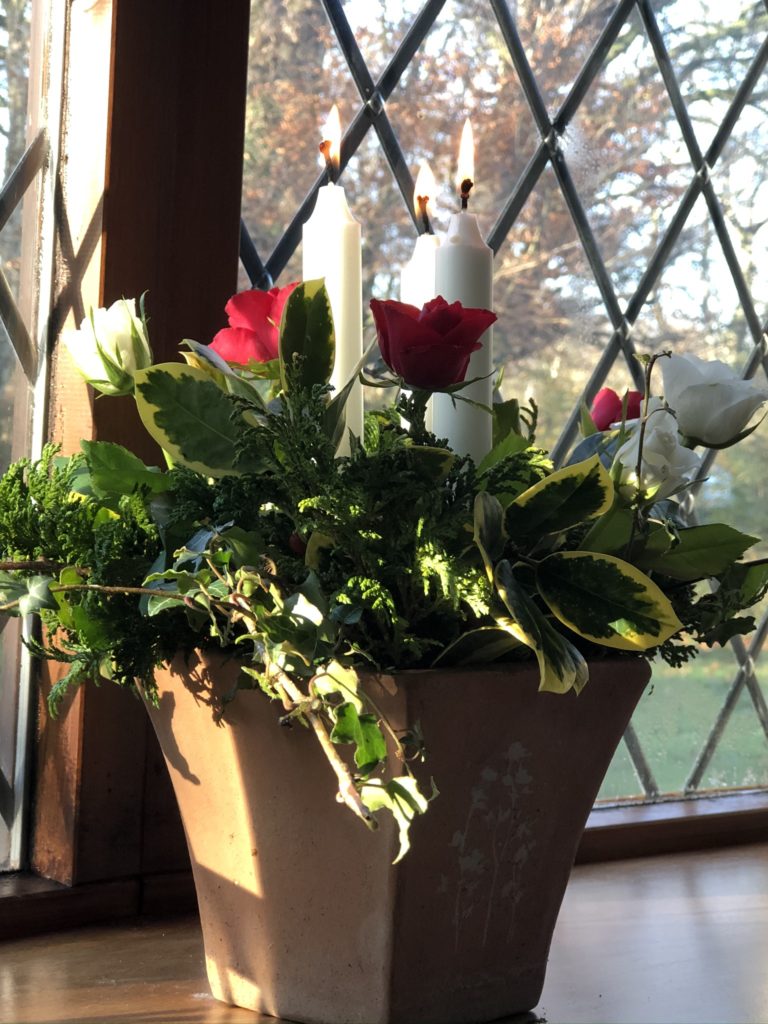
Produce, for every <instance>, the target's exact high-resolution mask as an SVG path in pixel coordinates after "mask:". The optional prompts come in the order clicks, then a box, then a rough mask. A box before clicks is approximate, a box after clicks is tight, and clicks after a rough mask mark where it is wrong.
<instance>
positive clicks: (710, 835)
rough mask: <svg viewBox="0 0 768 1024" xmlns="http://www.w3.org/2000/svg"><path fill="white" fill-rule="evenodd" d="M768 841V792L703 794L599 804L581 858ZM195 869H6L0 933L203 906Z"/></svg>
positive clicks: (0, 886) (15, 934) (0, 892)
mask: <svg viewBox="0 0 768 1024" xmlns="http://www.w3.org/2000/svg"><path fill="white" fill-rule="evenodd" d="M766 841H768V791H766V790H755V791H744V790H740V791H738V792H731V793H725V794H720V795H714V794H703V795H701V796H699V797H695V798H691V799H687V800H680V799H669V800H661V801H658V802H657V803H654V804H641V803H633V804H622V805H613V806H602V807H597V808H595V810H594V811H593V812H592V814H591V815H590V818H589V822H588V824H587V828H586V831H585V833H584V836H583V837H582V841H581V845H580V847H579V851H578V854H577V856H576V862H577V863H582V864H584V863H590V862H596V861H611V860H623V859H626V858H630V857H646V856H653V855H655V854H660V853H680V852H683V851H691V850H697V849H706V848H712V847H717V846H733V845H737V844H745V843H755V842H766ZM196 905H197V904H196V900H195V892H194V885H193V883H192V875H191V872H190V871H175V872H172V873H163V874H152V875H145V876H144V877H141V878H139V877H132V878H126V879H118V880H116V881H104V882H91V883H88V884H85V885H76V886H72V887H67V886H64V885H59V884H58V883H56V882H51V881H48V880H46V879H43V878H39V877H37V876H36V875H33V874H25V873H20V874H15V875H6V876H0V908H2V909H1V912H0V940H3V939H9V938H20V937H21V936H23V935H35V934H40V933H41V932H46V931H48V932H53V931H60V930H63V929H66V928H73V927H76V926H78V925H83V924H96V923H100V922H105V921H113V920H121V919H125V918H130V917H136V916H138V915H145V916H149V917H157V916H161V915H168V914H177V913H187V912H190V911H194V910H195V909H196Z"/></svg>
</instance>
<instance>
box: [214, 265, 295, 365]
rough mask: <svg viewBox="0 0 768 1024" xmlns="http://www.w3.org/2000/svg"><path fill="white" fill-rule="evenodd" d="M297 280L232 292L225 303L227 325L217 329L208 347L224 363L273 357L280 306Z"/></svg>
mask: <svg viewBox="0 0 768 1024" xmlns="http://www.w3.org/2000/svg"><path fill="white" fill-rule="evenodd" d="M297 284H298V281H293V282H292V283H291V284H289V285H286V287H285V288H270V290H269V291H268V292H263V291H261V290H260V289H258V288H251V289H249V290H248V291H245V292H238V293H237V295H233V296H232V298H231V299H230V300H229V302H228V303H227V305H226V306H225V312H226V314H227V317H228V318H229V327H225V328H223V330H221V331H219V333H218V334H217V335H216V337H215V338H214V339H213V341H212V342H211V344H210V346H209V347H210V348H212V349H213V351H214V352H216V353H218V355H220V356H221V358H222V359H226V361H227V362H228V363H239V364H241V365H245V364H246V363H249V362H252V361H253V362H256V363H266V362H267V361H268V360H270V359H277V353H278V344H279V341H280V319H281V317H282V315H283V307H284V306H285V304H286V302H287V301H288V296H289V295H290V294H291V292H292V291H293V289H294V288H295V287H296V285H297Z"/></svg>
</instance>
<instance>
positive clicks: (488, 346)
mask: <svg viewBox="0 0 768 1024" xmlns="http://www.w3.org/2000/svg"><path fill="white" fill-rule="evenodd" d="M472 150H473V144H472V128H471V126H470V123H469V120H467V121H466V123H465V125H464V131H463V132H462V136H461V149H460V151H459V171H458V175H457V182H458V184H459V190H460V191H461V193H462V210H461V212H460V213H455V214H453V216H452V217H451V220H450V223H449V225H448V231H447V233H446V236H445V238H444V239H443V242H442V244H441V245H440V248H439V249H438V250H437V253H436V260H435V266H436V287H437V294H438V295H442V296H443V298H444V299H445V300H446V302H460V303H461V304H462V306H468V307H472V308H481V309H492V308H493V251H492V250H491V248H490V247H489V246H487V245H486V244H485V242H484V241H483V236H482V235H481V234H480V227H479V225H478V223H477V217H475V215H474V214H472V213H468V212H467V210H466V208H465V207H466V201H467V197H468V194H469V189H470V188H471V187H472V183H473V181H474V166H473V164H474V153H473V151H472ZM480 342H481V343H482V346H483V347H482V348H481V349H480V350H479V351H477V352H473V353H472V358H471V359H470V362H469V369H468V370H467V376H466V379H467V380H471V379H472V378H473V377H483V378H485V379H484V380H479V381H477V382H476V383H475V384H470V385H469V386H468V387H466V388H464V389H463V390H462V391H461V394H462V395H464V396H465V397H466V398H469V399H471V400H472V401H473V402H478V403H480V404H482V405H484V406H487V407H488V408H489V409H490V408H491V404H492V401H493V379H492V377H491V376H490V374H491V373H492V372H493V328H489V329H488V330H487V331H486V332H485V334H484V335H483V336H482V338H480ZM432 409H433V412H432V415H433V419H432V430H433V432H434V433H435V434H436V435H437V436H438V437H447V438H448V442H449V444H450V446H451V448H453V449H454V451H456V452H458V453H459V454H460V455H470V456H471V457H472V458H473V459H474V461H475V462H476V463H477V462H480V461H481V460H482V459H483V458H485V456H486V455H487V454H488V452H489V451H490V450H491V447H492V444H493V421H492V417H491V415H490V414H489V413H488V412H485V410H484V409H478V408H477V406H474V405H469V404H468V403H466V402H461V401H458V400H457V401H456V404H455V405H454V403H453V401H452V400H451V397H450V396H449V395H435V396H434V397H433V399H432Z"/></svg>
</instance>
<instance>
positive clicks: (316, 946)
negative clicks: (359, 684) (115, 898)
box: [150, 657, 650, 1024]
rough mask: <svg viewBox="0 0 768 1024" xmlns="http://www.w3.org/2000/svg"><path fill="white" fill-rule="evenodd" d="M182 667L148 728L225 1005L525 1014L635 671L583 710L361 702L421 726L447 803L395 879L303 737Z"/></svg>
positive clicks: (466, 701)
mask: <svg viewBox="0 0 768 1024" xmlns="http://www.w3.org/2000/svg"><path fill="white" fill-rule="evenodd" d="M237 671H238V668H237V664H236V663H235V662H225V661H224V660H223V659H222V658H219V657H212V658H210V659H203V658H195V659H194V660H193V661H192V662H190V663H185V662H184V661H183V660H181V659H177V661H176V662H175V663H174V664H173V665H172V666H171V667H170V668H169V669H167V670H165V671H162V672H160V673H158V676H157V682H158V686H159V691H160V706H159V708H158V709H155V708H150V714H151V717H152V722H153V724H154V727H155V730H156V732H157V735H158V737H159V739H160V743H161V745H162V748H163V752H164V754H165V758H166V760H167V763H168V769H169V771H170V773H171V778H172V780H173V785H174V787H175V790H176V796H177V799H178V802H179V807H180V809H181V815H182V819H183V821H184V827H185V830H186V834H187V840H188V843H189V851H190V855H191V859H192V868H193V871H194V877H195V884H196V887H197V895H198V900H199V905H200V917H201V920H202V926H203V936H204V941H205V954H206V964H207V970H208V977H209V980H210V984H211V989H212V991H213V994H214V996H216V997H217V998H218V999H221V1000H224V1001H225V1002H229V1003H235V1004H237V1005H239V1006H245V1007H249V1008H251V1009H254V1010H260V1011H262V1012H266V1013H268V1014H272V1015H274V1016H277V1017H281V1018H284V1019H286V1020H294V1021H306V1022H316V1024H416V1022H418V1024H459V1022H466V1024H470V1022H471V1024H479V1022H481V1021H491V1020H494V1019H496V1018H499V1017H503V1016H506V1015H511V1014H513V1013H517V1012H522V1011H525V1010H528V1009H531V1008H532V1007H534V1006H535V1005H536V1003H537V1002H538V999H539V996H540V994H541V990H542V986H543V983H544V971H545V967H546V961H547V955H548V951H549V945H550V941H551V938H552V932H553V929H554V926H555V921H556V918H557V914H558V911H559V908H560V903H561V901H562V898H563V893H564V891H565V886H566V883H567V881H568V875H569V873H570V870H571V866H572V864H573V859H574V856H575V852H576V847H577V844H578V841H579V837H580V836H581V833H582V831H583V828H584V824H585V822H586V819H587V815H588V814H589V810H590V808H591V806H592V803H593V801H594V799H595V796H596V794H597V792H598V790H599V787H600V784H601V781H602V779H603V776H604V774H605V772H606V770H607V768H608V765H609V764H610V761H611V757H612V755H613V752H614V750H615V749H616V746H617V744H618V742H619V740H620V738H621V735H622V733H623V731H624V729H625V727H626V725H627V723H628V721H629V718H630V716H631V713H632V710H633V709H634V707H635V704H636V702H637V700H638V699H639V697H640V695H641V694H642V692H643V688H644V686H645V684H646V682H647V680H648V678H649V675H650V671H649V668H648V666H647V664H646V663H645V662H644V661H640V660H637V661H635V660H632V659H623V660H613V661H602V662H597V663H595V664H594V665H592V666H591V669H590V681H589V683H588V685H587V686H586V688H585V689H584V691H583V692H582V694H581V695H580V696H578V697H577V696H576V695H575V694H573V693H569V694H566V695H565V696H560V695H555V694H548V693H539V692H538V690H537V686H538V672H537V671H536V669H535V663H534V665H533V666H530V667H529V666H527V665H520V666H518V665H515V666H504V667H492V668H482V669H465V670H440V671H437V670H434V671H423V672H408V673H403V674H401V675H398V676H395V677H378V678H376V679H369V680H368V681H367V682H366V684H365V685H366V688H368V690H369V692H370V693H371V695H372V696H373V697H374V699H375V700H376V701H377V703H380V705H384V706H385V707H386V711H387V713H388V715H389V717H390V720H392V721H393V722H394V724H395V726H396V727H397V728H406V726H408V725H414V724H416V723H418V724H419V726H420V728H421V730H422V732H423V735H424V737H425V741H426V744H427V749H428V760H427V766H426V767H427V768H428V771H429V773H430V774H431V776H432V777H433V778H434V780H435V782H436V784H437V786H438V788H439V790H440V793H439V796H438V797H436V799H435V800H434V801H433V802H432V804H431V805H430V808H429V810H428V812H427V814H426V815H424V816H423V817H422V818H419V819H418V820H417V821H416V822H415V823H414V825H413V828H412V847H411V850H410V852H409V853H408V854H407V856H406V857H405V858H404V859H403V860H402V861H401V862H400V863H399V864H397V865H393V864H392V861H393V859H394V857H395V855H396V853H397V836H396V829H395V828H394V826H393V823H392V821H391V820H390V819H389V818H388V816H387V818H385V817H384V816H383V815H382V826H381V828H380V829H379V830H378V832H375V833H374V832H369V831H368V830H367V829H366V828H365V827H364V826H363V825H362V824H361V822H359V821H358V820H356V819H355V818H354V817H353V815H352V814H351V813H350V811H349V810H347V809H346V808H345V807H342V806H340V805H339V804H337V803H336V801H335V777H334V775H333V774H332V772H331V770H330V768H329V767H328V765H327V763H326V762H325V760H324V758H323V755H322V752H321V751H320V748H319V746H318V744H317V742H316V740H315V738H314V736H313V735H312V734H311V733H310V731H309V730H307V729H303V728H302V727H301V726H298V725H296V726H294V727H293V728H291V729H287V728H285V727H281V726H280V725H279V724H278V717H279V714H280V710H281V709H280V707H279V705H276V704H274V703H271V702H270V701H269V700H268V699H267V698H266V697H265V696H264V695H263V694H262V693H260V692H256V691H244V692H239V693H238V694H237V696H236V698H235V700H234V701H232V702H231V703H228V704H227V706H226V713H225V715H224V718H223V720H222V721H220V722H219V721H218V720H217V716H216V715H215V714H214V711H213V708H215V707H216V706H217V705H218V704H219V702H220V700H221V698H222V697H223V696H225V695H227V694H229V693H230V692H231V690H232V688H233V685H234V682H235V679H236V674H237Z"/></svg>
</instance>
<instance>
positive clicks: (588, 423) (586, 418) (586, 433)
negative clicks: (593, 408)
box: [579, 402, 598, 437]
mask: <svg viewBox="0 0 768 1024" xmlns="http://www.w3.org/2000/svg"><path fill="white" fill-rule="evenodd" d="M579 428H580V429H581V435H582V437H591V436H592V435H593V434H597V433H598V429H597V425H596V424H595V421H594V420H593V419H592V414H591V413H590V411H589V409H588V408H587V403H586V402H582V403H581V405H580V406H579Z"/></svg>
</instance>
